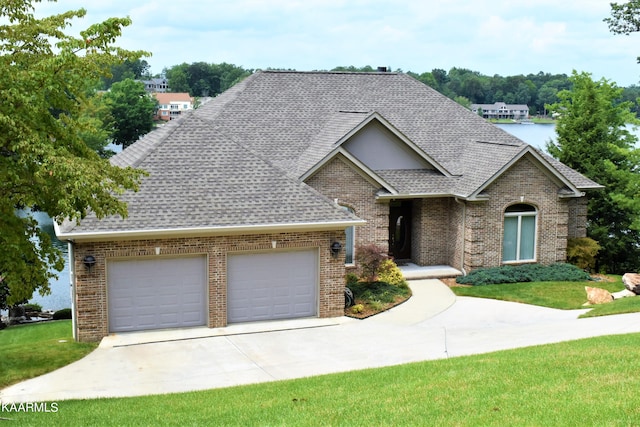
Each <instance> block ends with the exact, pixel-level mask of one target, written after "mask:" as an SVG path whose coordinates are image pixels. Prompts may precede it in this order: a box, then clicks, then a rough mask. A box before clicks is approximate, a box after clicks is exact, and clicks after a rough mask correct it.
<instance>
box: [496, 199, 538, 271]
mask: <svg viewBox="0 0 640 427" xmlns="http://www.w3.org/2000/svg"><path fill="white" fill-rule="evenodd" d="M537 222H538V211H537V210H536V208H535V207H534V206H531V205H527V204H523V203H521V204H517V205H513V206H509V207H508V208H507V209H506V210H505V212H504V235H503V239H502V262H528V261H535V260H536V234H537V233H536V228H537Z"/></svg>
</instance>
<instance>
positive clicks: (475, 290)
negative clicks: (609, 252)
mask: <svg viewBox="0 0 640 427" xmlns="http://www.w3.org/2000/svg"><path fill="white" fill-rule="evenodd" d="M606 278H608V280H598V281H585V282H524V283H502V284H499V285H484V286H452V287H451V290H452V291H453V292H454V293H455V294H456V295H460V296H470V297H479V298H492V299H498V300H503V301H513V302H521V303H524V304H532V305H539V306H543V307H550V308H559V309H564V310H572V309H580V308H591V309H592V310H590V311H589V312H588V313H585V314H584V315H582V316H581V317H594V316H605V315H610V314H621V313H634V312H640V297H629V298H622V299H619V300H615V301H612V302H610V303H606V304H599V305H590V306H584V305H583V304H584V303H585V302H587V293H586V291H585V289H584V288H585V286H589V287H595V288H602V289H606V290H608V291H609V292H616V291H620V290H622V289H624V285H623V284H622V279H621V277H620V276H606Z"/></svg>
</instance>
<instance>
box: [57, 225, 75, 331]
mask: <svg viewBox="0 0 640 427" xmlns="http://www.w3.org/2000/svg"><path fill="white" fill-rule="evenodd" d="M53 223H54V224H55V223H56V222H55V221H53ZM67 248H68V250H67V255H68V256H69V292H70V293H71V329H72V331H73V339H74V340H75V341H78V313H77V311H76V272H75V270H74V267H75V264H76V263H75V255H74V253H73V240H67Z"/></svg>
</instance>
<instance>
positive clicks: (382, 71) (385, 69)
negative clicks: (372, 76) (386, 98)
mask: <svg viewBox="0 0 640 427" xmlns="http://www.w3.org/2000/svg"><path fill="white" fill-rule="evenodd" d="M378 72H379V73H386V72H387V67H378Z"/></svg>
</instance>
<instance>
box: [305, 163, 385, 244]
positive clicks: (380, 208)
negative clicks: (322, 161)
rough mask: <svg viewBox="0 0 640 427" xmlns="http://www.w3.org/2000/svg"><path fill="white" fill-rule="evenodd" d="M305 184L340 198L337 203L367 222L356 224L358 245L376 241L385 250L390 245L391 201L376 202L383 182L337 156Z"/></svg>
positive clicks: (334, 197) (332, 196) (328, 195)
mask: <svg viewBox="0 0 640 427" xmlns="http://www.w3.org/2000/svg"><path fill="white" fill-rule="evenodd" d="M306 184H308V185H309V186H311V187H313V188H315V189H316V190H318V191H319V192H320V193H322V194H324V195H325V196H327V197H328V198H330V199H332V200H333V199H338V204H340V205H344V206H348V207H350V208H351V209H353V211H354V213H355V214H356V215H357V216H358V217H359V218H361V219H364V220H365V221H367V224H365V225H363V226H359V227H356V230H355V240H356V246H357V245H365V244H369V243H375V244H377V245H379V246H381V247H383V248H385V250H388V248H389V205H388V204H385V203H379V202H376V193H377V191H378V190H379V189H380V185H378V184H374V183H372V182H371V181H370V180H369V179H366V178H365V177H363V176H362V175H360V174H359V173H358V172H356V171H355V170H354V169H353V168H351V166H349V165H347V164H346V163H345V161H344V160H342V159H340V158H335V159H333V160H331V161H330V162H329V163H327V164H326V165H325V166H324V167H323V168H322V169H321V170H319V171H318V172H317V173H316V174H315V175H313V176H312V177H310V178H309V179H307V181H306Z"/></svg>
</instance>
